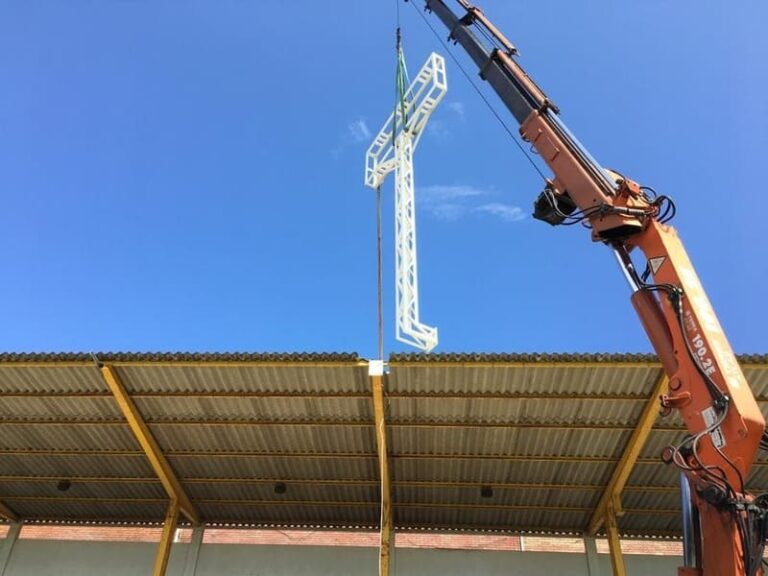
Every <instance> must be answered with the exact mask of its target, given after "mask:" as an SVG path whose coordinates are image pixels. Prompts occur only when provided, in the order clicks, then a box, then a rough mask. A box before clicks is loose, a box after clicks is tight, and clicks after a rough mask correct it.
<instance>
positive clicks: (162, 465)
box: [99, 365, 200, 524]
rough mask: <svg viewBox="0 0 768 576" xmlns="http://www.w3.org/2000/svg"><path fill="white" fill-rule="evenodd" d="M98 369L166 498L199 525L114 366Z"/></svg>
mask: <svg viewBox="0 0 768 576" xmlns="http://www.w3.org/2000/svg"><path fill="white" fill-rule="evenodd" d="M99 370H100V371H101V376H102V378H103V379H104V382H105V383H106V384H107V386H108V387H109V389H110V391H111V392H112V395H113V396H114V397H115V400H116V401H117V405H118V406H119V407H120V411H121V412H122V413H123V416H125V419H126V420H127V421H128V425H129V426H130V428H131V432H133V435H134V436H135V437H136V440H137V441H138V443H139V445H140V446H141V448H142V450H144V454H146V456H147V458H148V459H149V463H150V464H151V465H152V468H153V469H154V471H155V474H157V477H158V478H160V482H162V484H163V487H164V488H165V491H166V492H167V493H168V496H169V498H171V500H175V501H176V502H177V504H178V506H179V507H180V509H181V512H182V513H183V514H184V516H186V517H187V518H189V520H190V521H191V522H192V523H194V524H199V523H200V516H199V515H198V513H197V510H195V507H194V506H193V505H192V502H191V501H190V499H189V497H188V496H187V494H186V492H184V488H182V486H181V483H180V482H179V479H178V478H177V477H176V473H175V472H174V471H173V469H172V468H171V465H170V464H169V463H168V460H167V459H166V458H165V456H164V455H163V453H162V451H161V450H160V446H159V445H158V443H157V441H156V440H155V437H154V436H152V432H151V431H150V430H149V427H148V426H147V424H146V422H144V418H143V417H142V416H141V414H140V413H139V410H138V408H136V404H135V403H134V402H133V400H132V399H131V397H130V396H129V395H128V392H127V391H126V389H125V386H123V383H122V382H121V381H120V378H119V377H118V375H117V372H116V371H115V369H114V367H112V366H109V365H102V366H99Z"/></svg>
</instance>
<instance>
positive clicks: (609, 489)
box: [587, 372, 669, 536]
mask: <svg viewBox="0 0 768 576" xmlns="http://www.w3.org/2000/svg"><path fill="white" fill-rule="evenodd" d="M668 383H669V379H668V378H667V375H666V374H665V373H663V372H662V374H661V376H660V377H659V379H658V380H657V381H656V384H655V385H654V387H653V392H652V393H651V397H650V398H649V399H648V402H647V403H646V405H645V408H643V412H642V414H641V415H640V419H639V420H638V421H637V424H636V425H635V429H634V430H633V432H632V436H630V438H629V442H627V446H626V447H625V448H624V453H623V454H622V456H621V459H620V460H619V462H618V464H616V468H614V470H613V475H612V476H611V480H610V481H609V482H608V486H606V488H605V491H604V492H603V495H602V496H601V497H600V501H599V502H598V504H597V507H596V508H595V511H594V513H593V514H592V519H591V520H590V521H589V527H588V528H587V534H588V535H589V536H594V535H595V533H596V532H597V531H598V530H599V529H600V526H601V525H602V523H603V521H604V520H605V518H606V515H607V511H608V507H609V506H613V505H614V503H615V502H618V501H619V499H620V498H621V493H622V491H623V490H624V486H625V485H626V484H627V480H629V475H630V474H631V473H632V469H633V468H634V466H635V463H636V462H637V459H638V458H639V457H640V452H641V451H642V449H643V446H645V441H646V440H647V439H648V435H649V434H650V433H651V429H652V428H653V424H654V422H656V416H657V415H658V412H659V403H658V398H659V396H661V395H662V394H666V392H667V384H668ZM616 509H618V508H616Z"/></svg>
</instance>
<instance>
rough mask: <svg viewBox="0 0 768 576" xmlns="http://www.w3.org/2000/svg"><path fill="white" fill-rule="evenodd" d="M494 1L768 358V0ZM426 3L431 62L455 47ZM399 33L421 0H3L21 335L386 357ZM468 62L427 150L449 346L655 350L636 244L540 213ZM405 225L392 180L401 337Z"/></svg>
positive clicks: (13, 331)
mask: <svg viewBox="0 0 768 576" xmlns="http://www.w3.org/2000/svg"><path fill="white" fill-rule="evenodd" d="M482 6H483V7H484V8H485V11H486V13H487V14H488V15H489V16H490V17H491V18H492V19H493V20H494V22H496V23H497V24H498V26H499V28H501V29H502V30H504V31H505V32H506V34H507V36H508V37H509V38H510V39H511V40H512V41H513V42H514V43H515V44H516V45H517V46H518V47H519V48H520V51H521V59H520V62H521V63H522V64H523V65H524V66H525V67H526V68H527V69H528V70H529V72H530V73H531V75H532V76H533V77H534V78H536V79H537V81H538V82H539V84H540V85H541V86H542V87H543V88H544V89H545V90H546V91H547V92H548V93H549V95H550V96H551V97H552V98H553V99H554V100H555V101H556V102H557V103H558V104H559V106H560V108H561V110H562V118H563V119H564V120H565V122H566V123H567V124H568V125H569V127H570V128H571V129H572V131H574V132H575V133H576V135H577V136H578V137H579V138H580V139H581V140H582V142H583V143H584V144H586V146H587V147H588V148H589V149H590V151H591V152H592V153H593V155H594V156H595V157H597V159H598V160H599V161H600V162H601V163H603V164H604V165H605V166H608V167H612V168H616V169H618V170H620V171H621V172H623V173H625V174H627V175H629V176H630V177H632V178H634V179H635V180H638V181H640V182H641V183H643V184H647V185H651V186H654V187H655V188H656V189H657V190H659V192H661V193H664V194H668V195H670V196H672V197H673V198H674V199H675V201H676V203H677V207H678V216H677V218H676V220H675V224H676V226H677V227H678V228H679V230H680V232H681V235H682V237H683V239H684V241H685V243H686V245H687V247H688V250H689V252H690V255H691V257H692V259H693V262H694V264H695V265H696V267H697V270H698V271H699V274H700V276H701V277H702V280H703V282H704V284H705V287H706V288H707V290H708V292H709V295H710V298H711V300H712V301H713V304H714V306H715V308H716V310H717V312H718V314H719V316H720V319H721V322H722V324H723V325H724V327H725V329H726V331H727V333H728V335H729V337H730V339H731V342H732V344H733V346H734V348H735V350H736V351H737V352H742V353H747V352H762V353H764V352H768V335H767V334H768V333H767V332H766V330H765V325H766V320H768V313H767V312H766V307H765V302H764V297H765V294H766V288H765V286H766V282H768V265H767V264H766V250H765V237H764V234H763V232H764V230H765V223H764V216H763V214H764V212H765V210H764V204H765V200H764V195H765V191H764V190H763V186H762V184H761V178H760V176H761V174H762V172H763V171H764V169H765V165H766V163H765V154H766V151H767V150H768V99H766V98H765V93H766V90H767V89H768V68H766V66H765V63H764V57H765V54H766V53H768V35H766V34H765V33H764V27H765V23H766V22H768V5H766V3H765V2H759V1H757V0H753V1H749V0H747V1H745V2H742V3H739V7H738V8H735V7H733V6H732V5H729V4H728V3H725V2H719V1H717V2H716V1H704V2H694V1H692V0H683V1H679V2H672V1H661V0H650V1H647V2H612V1H609V0H594V1H590V2H586V1H573V2H570V1H569V2H565V1H560V2H550V3H547V4H546V5H545V6H544V7H543V6H542V5H541V3H537V2H510V1H508V0H484V2H483V3H482ZM401 14H402V25H403V30H404V38H405V48H406V56H407V58H408V64H409V68H410V70H411V71H412V72H415V71H416V70H417V69H418V68H419V67H420V66H421V64H422V62H423V61H424V60H425V58H426V57H427V55H428V54H429V52H430V51H432V50H438V51H440V52H443V49H442V47H440V46H439V45H438V44H437V41H436V40H435V38H434V36H433V35H432V33H431V32H430V31H429V30H428V29H427V28H426V27H425V26H424V24H423V22H422V21H421V19H420V18H419V17H418V15H417V14H416V13H415V11H414V10H413V8H412V7H411V6H408V5H406V4H403V5H402V6H401ZM431 21H432V23H433V25H434V26H435V27H437V28H438V29H439V30H440V32H441V34H443V35H444V32H443V30H442V29H441V28H440V24H439V22H438V20H437V19H436V18H435V17H434V16H432V17H431ZM394 25H395V1H394V0H387V1H384V0H382V1H373V0H367V1H365V2H344V3H328V2H316V1H310V0H295V1H293V2H280V3H266V2H253V1H252V2H245V1H235V0H215V1H214V0H210V1H202V0H201V1H195V2H172V1H162V0H158V1H151V2H150V1H127V0H115V1H104V2H91V1H84V0H83V1H80V0H70V1H68V2H54V1H47V2H46V1H35V0H24V1H22V0H16V1H12V0H5V1H4V2H2V3H0V193H1V194H2V199H3V202H2V210H0V255H1V256H0V258H1V260H0V261H1V262H2V278H3V281H2V283H0V318H2V320H3V328H4V329H3V330H0V350H3V351H89V350H131V351H147V350H162V351H172V350H189V351H241V350H242V351H293V350H297V351H356V352H358V353H360V354H361V355H363V356H373V355H374V354H375V349H376V330H375V326H376V309H375V302H376V297H375V286H376V283H375V279H376V276H375V262H376V261H375V219H374V218H375V214H374V197H373V193H372V192H371V191H369V190H368V189H366V188H364V187H363V185H362V179H363V156H364V152H365V149H366V147H367V145H368V143H369V139H370V136H371V135H372V134H375V132H377V131H378V129H379V127H380V125H381V123H382V122H383V121H384V119H385V118H386V116H387V114H388V113H389V111H390V110H391V109H392V105H393V98H394V64H395V60H394V49H393V37H394ZM454 50H455V53H456V54H457V55H458V57H459V59H460V61H461V62H462V63H463V64H464V66H465V67H466V68H467V69H468V70H469V71H470V72H471V73H472V76H474V69H473V68H472V66H471V64H470V63H469V61H468V59H467V58H465V57H464V56H463V54H462V53H461V52H460V51H459V50H458V49H454ZM447 60H448V75H449V93H448V95H447V97H446V100H445V101H444V103H443V104H442V105H441V107H440V108H439V109H438V110H437V111H436V112H435V114H434V116H433V119H432V123H431V127H430V129H429V131H428V133H427V134H425V136H424V138H423V139H422V141H421V143H420V145H419V149H418V151H417V154H416V183H417V196H418V197H419V201H418V202H419V204H418V205H419V212H418V219H419V222H418V234H419V251H420V252H419V258H420V263H419V266H420V272H421V275H420V283H421V289H422V304H421V308H422V319H423V321H424V322H426V323H428V324H432V325H437V326H438V327H439V329H440V338H441V344H440V346H439V348H438V349H437V351H443V352H447V351H476V352H530V351H541V352H596V351H607V352H616V351H619V352H621V351H629V352H645V351H649V350H650V346H649V344H648V343H647V341H646V338H645V335H644V334H643V332H642V330H641V328H640V325H639V322H638V321H637V319H636V318H635V316H634V312H633V310H632V308H631V306H630V304H629V301H628V297H629V294H628V292H627V289H626V286H625V284H624V280H623V278H622V276H621V274H620V272H619V271H618V269H617V268H616V265H615V263H614V261H613V259H612V257H611V254H610V253H609V251H608V250H607V249H606V248H604V247H602V246H600V245H595V244H592V243H591V242H590V240H589V237H588V233H587V232H586V231H585V230H583V229H579V228H578V227H572V228H565V229H552V228H550V227H549V226H547V225H546V224H543V223H540V222H537V221H534V220H532V219H531V218H530V216H528V214H529V212H530V207H531V204H532V202H533V200H534V198H535V197H536V195H537V194H538V192H539V191H540V189H541V182H540V181H539V179H538V177H537V176H536V174H535V173H534V172H533V171H532V170H531V168H530V166H529V165H528V164H527V161H526V160H525V158H524V157H522V155H521V154H520V153H519V152H518V150H517V149H516V147H515V146H514V144H513V143H512V142H511V141H510V139H509V137H508V136H507V135H506V133H505V132H504V131H503V129H502V128H501V127H500V126H499V124H498V122H497V121H496V120H495V119H494V118H493V117H492V115H491V114H490V112H489V111H488V110H487V109H486V108H485V105H484V104H483V102H482V101H481V100H480V99H479V98H478V97H477V95H476V94H474V92H473V90H472V88H471V86H469V84H468V83H467V81H466V80H465V79H464V78H463V77H462V76H461V74H460V71H459V70H458V68H457V67H456V65H455V64H454V63H453V61H452V60H450V58H448V59H447ZM486 93H488V94H489V99H490V100H491V101H492V102H493V103H494V104H495V105H496V106H497V108H498V109H499V110H500V111H501V113H502V115H503V116H504V117H505V118H507V119H508V121H509V123H510V124H511V125H513V126H514V121H513V119H512V117H511V116H509V115H507V114H506V112H504V110H503V109H502V108H501V105H500V104H497V100H496V99H495V97H494V95H493V94H492V93H490V92H488V90H486ZM390 186H391V183H390ZM392 218H393V215H392V190H391V187H389V188H387V189H386V190H385V245H386V248H387V251H386V259H385V265H386V268H385V272H386V276H385V278H386V328H387V332H388V338H387V351H388V352H389V351H393V350H404V349H405V348H404V347H402V346H399V345H397V344H396V343H395V342H394V341H393V338H392V335H393V327H394V312H393V298H392V296H393V292H394V288H393V276H394V273H393V257H392V240H393V239H392V235H393V228H394V225H393V220H392Z"/></svg>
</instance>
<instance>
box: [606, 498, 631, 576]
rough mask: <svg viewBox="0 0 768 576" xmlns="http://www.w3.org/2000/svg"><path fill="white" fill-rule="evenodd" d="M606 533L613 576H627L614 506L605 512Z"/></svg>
mask: <svg viewBox="0 0 768 576" xmlns="http://www.w3.org/2000/svg"><path fill="white" fill-rule="evenodd" d="M605 532H606V534H607V535H608V549H609V550H610V552H611V568H612V569H613V576H626V575H627V571H626V569H625V568H624V555H623V554H622V553H621V540H620V539H619V527H618V526H617V525H616V510H614V508H613V505H612V504H611V505H610V506H609V507H608V508H607V509H606V512H605Z"/></svg>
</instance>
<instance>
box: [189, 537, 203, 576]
mask: <svg viewBox="0 0 768 576" xmlns="http://www.w3.org/2000/svg"><path fill="white" fill-rule="evenodd" d="M204 532H205V526H195V528H194V529H193V530H192V541H191V542H190V543H189V548H187V558H186V560H185V561H184V576H195V572H197V560H198V558H200V546H202V544H203V534H204Z"/></svg>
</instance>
